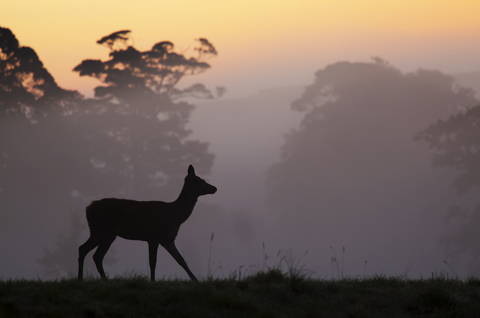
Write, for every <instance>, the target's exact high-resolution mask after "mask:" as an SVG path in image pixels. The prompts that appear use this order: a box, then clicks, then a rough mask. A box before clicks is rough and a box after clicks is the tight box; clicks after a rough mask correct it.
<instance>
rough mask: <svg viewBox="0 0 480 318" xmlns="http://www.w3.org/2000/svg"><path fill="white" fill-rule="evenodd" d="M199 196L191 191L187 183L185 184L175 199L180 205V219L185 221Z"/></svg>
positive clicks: (181, 221)
mask: <svg viewBox="0 0 480 318" xmlns="http://www.w3.org/2000/svg"><path fill="white" fill-rule="evenodd" d="M197 200H198V196H197V195H196V194H194V193H192V192H191V191H189V189H188V186H187V185H186V184H184V185H183V188H182V192H180V195H179V196H178V198H177V200H175V202H174V203H175V204H176V205H177V206H178V212H177V213H178V220H179V222H180V224H181V223H183V222H185V221H186V220H187V219H188V218H189V217H190V215H191V214H192V212H193V208H194V207H195V204H196V203H197Z"/></svg>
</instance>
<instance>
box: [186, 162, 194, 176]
mask: <svg viewBox="0 0 480 318" xmlns="http://www.w3.org/2000/svg"><path fill="white" fill-rule="evenodd" d="M188 175H189V176H195V169H194V168H193V166H192V165H189V166H188Z"/></svg>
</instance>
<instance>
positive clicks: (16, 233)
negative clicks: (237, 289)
mask: <svg viewBox="0 0 480 318" xmlns="http://www.w3.org/2000/svg"><path fill="white" fill-rule="evenodd" d="M6 30H7V29H3V28H2V33H1V34H0V36H3V37H5V38H7V37H8V39H9V40H10V41H11V42H5V43H7V44H9V45H10V46H5V47H1V48H0V49H1V50H2V53H3V54H4V56H6V57H7V58H5V59H4V60H5V61H6V63H7V62H8V61H9V60H8V59H9V58H12V59H13V58H14V57H15V58H18V59H20V60H21V63H20V64H21V66H22V67H23V68H19V69H18V70H17V69H15V71H16V72H17V73H16V74H27V75H28V74H34V75H32V76H31V79H33V80H31V81H26V80H25V78H26V77H22V76H17V75H16V74H15V72H11V73H12V74H13V75H12V74H10V75H11V76H10V75H8V76H7V75H5V76H4V77H3V78H4V83H3V84H2V85H3V86H1V88H2V90H0V92H1V93H2V95H1V96H0V97H1V98H2V101H1V102H0V106H1V108H0V110H1V111H2V114H1V116H0V130H1V133H0V146H1V147H2V150H1V155H2V163H1V164H2V166H1V172H0V173H1V175H0V182H1V184H0V211H2V212H1V213H2V214H1V222H0V255H1V260H0V277H3V278H42V279H46V278H61V277H74V276H75V275H76V270H77V267H76V266H77V257H78V246H79V245H80V244H82V243H84V242H85V241H86V240H87V238H88V236H89V233H88V227H87V224H86V218H85V207H86V206H87V205H89V204H90V203H91V201H92V200H97V199H101V198H104V197H117V198H127V199H134V200H159V201H167V202H170V201H173V200H175V199H176V198H177V196H178V194H179V193H180V190H181V188H182V184H183V179H184V177H185V176H186V174H187V167H188V165H189V164H192V165H193V166H195V169H196V170H197V174H198V175H199V176H200V177H202V178H204V179H205V180H207V181H208V182H209V183H211V184H212V185H214V186H216V187H217V188H218V191H217V192H216V193H215V194H214V195H209V196H202V197H200V198H199V201H198V203H197V205H196V207H195V209H194V211H193V213H192V215H191V217H190V218H189V219H188V220H187V221H186V222H185V223H184V224H183V225H182V227H181V228H180V231H179V234H178V236H177V238H176V244H177V247H178V249H179V251H180V252H181V254H182V255H183V256H184V258H185V260H186V261H187V263H188V265H189V267H190V269H191V270H192V271H193V273H194V274H195V275H197V276H198V277H206V276H208V275H213V276H214V277H229V276H231V275H240V273H242V275H245V274H248V273H254V272H256V271H259V270H264V269H266V268H268V267H273V266H282V267H283V268H284V269H285V268H286V267H288V266H292V264H293V265H294V266H297V267H298V268H303V269H304V270H305V271H307V272H308V273H309V274H311V275H312V276H313V277H318V278H340V277H365V276H371V275H375V274H377V275H386V276H391V275H394V276H401V277H410V278H419V277H427V276H430V275H431V274H432V273H440V272H443V273H448V274H449V275H458V276H459V277H462V278H463V277H466V276H467V275H474V274H478V271H479V268H480V261H479V256H480V252H479V251H478V248H476V247H475V244H474V243H475V240H476V241H477V242H478V235H477V234H475V233H474V234H471V232H468V231H465V229H469V228H470V227H468V226H473V225H475V224H477V223H475V222H478V221H475V220H476V219H475V215H476V214H477V213H478V203H479V202H478V185H479V183H478V178H477V174H475V173H476V172H475V171H476V170H475V169H477V170H478V161H475V160H473V161H472V160H471V159H465V160H467V161H465V164H463V165H460V166H458V165H456V164H457V163H458V162H460V161H461V160H462V158H464V157H462V152H461V151H456V149H457V148H455V147H459V148H462V147H464V146H465V145H464V144H462V143H460V144H459V145H457V144H455V143H452V144H448V147H443V146H442V145H443V144H442V141H443V140H444V139H445V138H446V139H447V140H449V139H448V138H449V137H448V136H451V135H455V136H457V138H456V139H455V138H452V140H463V139H461V138H460V137H461V136H462V134H461V131H463V130H465V129H467V128H469V127H470V126H468V125H470V124H469V123H470V122H472V123H473V122H474V121H472V120H470V119H471V118H477V117H476V116H477V115H476V113H475V111H476V110H477V109H478V106H477V105H478V104H479V101H478V99H477V98H476V97H475V93H476V92H475V91H474V90H473V89H471V88H470V87H474V84H475V83H478V81H479V79H478V77H477V79H476V80H475V78H474V76H473V75H470V76H463V77H462V76H458V80H457V79H455V78H454V77H452V76H450V75H446V74H443V73H441V72H439V71H435V70H422V69H419V70H417V71H415V72H409V73H405V72H402V71H401V70H399V69H397V68H396V67H395V66H394V65H393V66H392V65H390V64H389V63H388V62H386V61H384V60H382V59H379V58H375V59H372V60H371V61H367V62H347V61H335V60H334V61H331V64H329V65H328V66H326V67H325V68H322V69H315V68H312V74H314V75H315V76H314V80H313V81H312V82H311V84H309V85H308V86H304V85H300V84H295V83H292V85H291V86H289V87H280V88H277V89H270V90H259V91H258V93H257V94H255V95H252V96H247V97H243V98H236V99H229V98H228V93H227V94H226V95H225V96H223V97H222V96H221V95H222V94H215V90H214V89H209V88H207V87H205V86H203V85H200V86H195V85H192V86H189V87H186V88H185V87H182V88H180V87H177V86H176V84H177V83H178V78H174V77H169V76H173V75H171V74H180V73H181V72H183V73H181V74H190V73H191V74H193V75H196V74H199V73H202V72H204V71H207V70H208V68H209V67H210V65H209V64H207V63H206V62H205V61H203V60H201V58H198V60H195V63H194V64H193V66H192V61H191V60H190V62H189V63H190V64H188V63H186V62H185V63H184V62H178V65H179V66H178V65H176V66H175V67H178V68H177V69H169V71H171V72H165V73H162V74H166V75H165V77H164V78H162V79H161V80H159V81H158V82H155V81H156V80H158V79H156V78H154V76H152V77H149V76H150V75H151V74H150V73H148V72H149V71H150V69H147V68H145V70H143V72H144V73H142V74H141V76H137V77H135V76H133V77H129V76H124V75H121V76H120V75H119V74H124V73H121V72H117V73H113V72H112V73H108V72H109V71H110V70H112V69H114V68H115V66H114V65H116V64H115V63H123V67H124V68H123V69H122V70H125V69H129V67H130V66H131V65H133V62H132V61H135V63H140V62H141V57H140V56H147V57H148V58H152V59H153V58H156V59H158V56H159V54H163V55H162V56H165V57H164V58H165V60H163V62H162V63H164V64H161V63H160V62H158V63H159V65H160V64H161V65H167V64H168V63H167V62H165V61H169V60H168V59H169V58H171V57H172V56H175V58H177V57H178V55H179V53H175V54H177V55H173V53H174V51H173V50H174V46H173V44H172V43H171V42H166V41H163V42H159V43H157V44H156V45H154V46H153V47H152V49H151V50H148V51H142V52H139V51H136V50H134V48H133V47H132V46H131V43H129V42H128V37H127V35H128V33H129V31H128V30H123V31H119V32H116V33H112V34H110V35H109V36H106V37H104V38H102V39H101V40H99V41H98V42H97V43H98V44H100V45H104V46H106V47H107V49H108V50H110V51H111V52H113V54H111V55H110V59H107V60H105V61H100V60H88V59H86V60H84V61H79V63H80V64H78V65H77V66H76V67H75V69H74V71H75V72H77V73H78V74H79V76H87V77H92V78H96V79H98V80H99V84H100V85H99V86H98V87H97V88H96V90H95V97H94V98H91V99H90V98H84V97H83V96H80V95H79V94H78V92H74V91H68V90H64V89H62V88H60V87H59V86H58V85H57V84H56V83H55V81H54V79H53V77H51V75H50V74H49V73H48V71H47V70H46V69H44V68H43V65H42V64H41V62H40V60H39V59H38V57H37V56H36V53H35V52H34V51H33V50H31V49H30V48H24V47H21V46H20V45H19V44H18V43H16V44H15V41H13V39H14V37H13V34H9V33H8V32H7V31H6ZM102 40H103V41H102ZM205 41H206V42H201V43H200V44H198V45H200V46H198V48H200V49H201V50H202V51H201V52H204V53H205V54H211V55H212V57H213V56H214V55H216V50H215V48H214V46H213V44H211V43H209V42H208V40H205ZM122 45H124V46H122ZM7 48H8V50H7ZM32 51H33V52H32ZM198 52H200V50H199V51H198ZM22 54H23V55H22ZM169 54H170V55H169ZM25 56H26V57H28V59H27V58H26V57H25ZM182 57H183V56H182ZM22 58H23V60H22ZM116 59H118V60H116ZM179 60H180V61H187V56H185V59H179ZM149 62H151V63H152V61H151V60H149ZM181 63H184V64H181ZM138 65H141V63H140V64H135V67H137V68H138V67H139V66H138ZM168 65H170V64H168ZM109 67H111V68H110V69H109ZM133 68H134V67H133V66H132V69H133ZM196 72H198V73H196ZM132 74H134V73H132ZM145 74H146V75H145ZM109 76H110V77H109ZM175 76H176V75H175ZM139 78H141V79H142V80H141V83H142V84H138V83H139V82H138V80H139ZM146 79H148V80H146ZM143 81H144V82H143ZM199 81H201V78H200V77H199ZM305 81H307V80H304V81H302V82H305ZM159 83H161V85H160V84H159ZM162 85H163V86H162ZM462 85H463V86H462ZM4 87H6V88H5V89H3V88H4ZM227 90H228V87H227ZM220 91H222V89H219V90H217V92H220ZM14 93H15V94H17V95H15V94H14ZM18 96H21V98H19V97H18ZM193 98H197V99H193ZM185 100H187V101H188V102H186V101H185ZM205 100H207V101H205ZM455 116H456V117H455ZM462 116H463V117H462ZM452 118H456V119H457V121H458V120H459V119H462V118H466V119H465V123H463V124H461V125H460V126H458V125H456V126H455V125H453V127H454V129H457V130H453V131H452V130H448V129H447V128H448V127H450V126H448V124H449V123H450V122H453V121H452ZM435 125H437V126H435ZM444 127H447V128H444ZM472 127H473V128H472ZM437 128H438V129H437ZM470 128H472V129H478V125H476V124H474V123H473V124H471V127H470ZM442 129H443V130H442ZM452 129H453V128H452ZM472 131H474V130H472ZM445 136H447V137H445ZM468 136H469V137H468V138H467V137H465V138H466V139H465V140H468V141H469V142H470V143H471V144H468V143H467V144H468V145H469V147H470V145H471V147H470V148H468V147H467V151H466V152H467V153H469V151H470V154H471V155H472V156H477V157H478V152H477V150H476V149H478V148H475V147H478V134H477V135H475V134H470V135H468ZM475 136H477V137H475ZM438 140H440V141H438ZM475 142H476V143H475ZM472 147H473V148H472ZM462 149H463V148H462ZM468 149H473V150H468ZM448 156H450V157H448ZM468 158H470V157H468ZM475 158H476V157H475ZM468 160H470V161H468ZM462 162H463V161H462ZM469 162H473V163H471V164H469ZM92 254H93V253H92V252H91V253H90V254H89V255H87V258H86V262H87V263H86V270H87V273H88V274H89V275H92V276H93V277H98V273H97V272H96V269H95V266H94V265H93V262H92V259H91V256H92ZM104 263H105V269H106V272H107V275H108V276H109V277H114V276H115V275H129V274H131V273H135V274H140V275H148V273H149V268H148V247H147V244H146V243H145V242H140V241H128V240H123V239H121V238H117V239H116V240H115V242H114V243H113V245H112V247H111V248H110V250H109V252H108V253H107V256H106V259H105V262H104ZM157 277H159V278H161V277H166V278H172V277H179V278H182V279H185V278H187V277H188V276H187V275H186V274H185V272H184V271H183V269H182V268H181V267H180V266H179V265H178V264H177V263H176V262H175V260H173V258H172V257H171V256H170V255H169V254H168V253H167V252H166V251H165V250H163V249H162V248H160V249H159V253H158V262H157Z"/></svg>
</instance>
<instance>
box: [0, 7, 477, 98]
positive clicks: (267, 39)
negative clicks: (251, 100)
mask: <svg viewBox="0 0 480 318" xmlns="http://www.w3.org/2000/svg"><path fill="white" fill-rule="evenodd" d="M479 14H480V1H478V0H468V1H451V0H448V1H447V0H436V1H433V0H422V1H418V0H416V1H412V0H403V1H400V0H388V1H385V0H366V1H358V0H348V1H347V0H337V1H331V0H323V1H322V0H312V1H311V0H297V1H287V0H275V1H270V0H262V1H258V0H228V1H225V0H204V1H197V0H175V1H163V0H137V1H125V0H123V1H122V0H115V1H114V0H83V1H73V0H68V1H65V0H44V1H32V0H3V1H2V4H1V10H0V25H1V26H2V27H7V28H10V29H11V30H12V31H13V33H14V34H15V35H16V36H17V38H18V39H19V41H20V43H21V44H22V45H25V46H30V47H32V48H34V49H35V51H36V52H37V53H38V54H39V56H40V59H41V60H42V61H43V62H44V64H45V65H46V67H47V69H48V70H49V71H50V72H51V73H52V74H53V76H54V77H55V78H56V80H57V82H58V83H59V84H60V85H61V86H63V87H66V88H71V89H74V88H75V89H81V90H82V89H83V90H82V91H86V90H88V89H91V87H93V86H95V85H97V84H98V83H97V82H95V81H93V80H91V79H84V78H82V79H80V78H79V77H78V75H77V74H75V73H73V72H71V70H72V68H73V67H74V66H76V65H77V64H78V63H80V62H81V61H82V60H83V59H86V58H101V59H105V58H107V53H108V52H107V50H106V49H105V48H103V47H101V46H99V45H96V43H95V41H96V40H98V39H99V38H101V37H102V36H104V35H107V34H110V33H112V32H114V31H118V30H122V29H130V30H132V31H133V33H132V35H133V38H134V40H135V45H136V47H137V48H139V49H148V48H150V47H151V46H152V45H153V44H155V43H157V42H159V41H162V40H170V41H172V42H174V43H175V44H176V47H177V49H181V50H185V49H187V48H188V47H189V46H190V45H192V43H193V39H195V38H198V37H205V38H207V39H209V40H210V41H211V42H212V43H213V44H214V45H215V46H216V48H217V50H218V52H219V56H218V58H217V59H215V60H212V61H211V64H212V66H213V68H212V70H210V71H209V72H208V73H210V74H208V75H207V73H206V74H205V75H202V76H206V77H205V79H206V80H207V81H211V82H212V83H214V82H215V79H217V80H218V82H219V83H218V84H224V82H227V83H231V84H234V85H241V83H242V81H241V80H240V79H241V78H244V81H253V82H254V81H255V80H258V81H259V82H261V83H264V84H265V81H268V80H269V77H268V76H267V75H265V74H269V73H272V78H273V77H278V74H277V73H275V72H276V71H277V70H278V67H279V65H281V67H283V68H285V67H286V71H288V72H290V73H291V72H293V73H295V71H296V70H300V69H302V68H304V70H303V69H302V72H304V73H305V74H306V72H309V74H313V73H314V72H315V71H316V70H317V69H318V68H320V67H323V66H325V65H326V64H330V63H334V62H336V61H338V60H339V59H351V60H355V59H356V60H366V59H368V58H369V57H370V56H372V55H381V56H382V57H384V58H385V59H387V60H390V61H392V62H393V64H394V65H397V64H400V65H399V66H401V67H406V68H416V67H419V66H422V65H423V64H428V63H430V64H429V65H424V67H426V68H442V67H443V68H445V69H446V70H448V71H451V70H458V71H466V70H468V69H469V68H476V69H480V45H479V44H477V43H478V42H479V41H478V39H479V38H480V19H479ZM454 49H455V50H454ZM429 56H430V58H428V57H429ZM449 56H451V59H452V60H451V61H449ZM474 56H477V62H476V64H475V60H474ZM289 63H291V64H289ZM307 63H310V64H309V65H310V66H308V64H307ZM455 63H456V64H455ZM308 67H310V68H311V70H307V68H308ZM476 69H472V70H476ZM255 71H258V72H259V73H258V74H257V73H254V72H255ZM252 72H253V73H252ZM302 74H303V73H302ZM297 75H298V76H300V74H297ZM302 76H303V75H302ZM294 77H295V76H294ZM229 78H235V80H233V79H232V80H230V79H229ZM311 78H312V77H311V76H309V77H306V78H305V79H304V80H303V82H309V81H310V80H311ZM197 80H201V79H200V78H198V79H197ZM299 80H300V79H299ZM277 82H278V81H277ZM303 82H302V83H301V84H303ZM245 83H246V82H245ZM278 84H280V83H278ZM245 85H247V86H248V85H249V84H248V83H246V84H245ZM275 85H276V82H275V80H273V79H272V84H271V85H268V84H265V86H267V87H268V86H275ZM227 86H228V85H227ZM231 89H232V87H230V90H231Z"/></svg>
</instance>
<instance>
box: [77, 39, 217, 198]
mask: <svg viewBox="0 0 480 318" xmlns="http://www.w3.org/2000/svg"><path fill="white" fill-rule="evenodd" d="M130 42H131V40H130V31H129V30H123V31H118V32H114V33H112V34H110V35H108V36H105V37H103V38H102V39H100V40H98V41H97V43H98V44H100V45H104V46H106V47H107V48H108V49H109V50H110V54H109V57H110V58H109V59H108V60H106V61H101V60H84V61H82V63H80V64H79V65H77V66H76V67H75V68H74V71H75V72H78V73H79V75H80V76H89V77H94V78H96V79H98V80H99V81H100V82H101V83H102V84H103V85H101V86H98V87H96V88H95V99H93V100H88V101H86V103H85V104H86V105H85V109H88V112H86V113H85V114H86V115H87V117H88V120H83V122H84V124H85V125H86V126H85V131H87V135H88V138H89V139H92V140H95V141H96V142H92V143H90V145H89V153H90V157H91V158H92V160H91V161H92V165H93V166H94V167H95V169H97V170H99V171H101V172H102V174H103V177H104V178H106V177H107V176H112V177H118V176H122V179H123V180H122V181H121V182H119V183H117V184H122V185H127V187H125V186H122V187H120V188H119V189H118V192H119V193H130V194H136V195H141V196H144V197H147V196H150V197H151V196H152V195H153V194H154V193H155V192H157V191H158V187H159V186H160V187H161V186H167V185H171V184H170V180H181V177H182V175H183V171H184V170H185V167H186V166H188V164H194V165H195V166H196V167H198V168H197V169H198V171H199V173H204V174H205V173H208V172H209V170H210V168H211V166H212V164H213V158H214V156H213V155H212V154H211V153H209V152H208V150H207V148H208V144H207V143H205V142H199V141H194V140H189V139H188V137H189V135H190V134H191V131H189V130H187V129H186V124H187V123H188V118H189V116H190V114H191V112H192V111H193V109H194V106H193V105H191V104H188V103H186V102H182V101H180V102H174V101H173V100H175V99H179V98H182V97H190V96H194V97H202V98H213V94H212V93H211V92H210V91H209V90H208V89H206V88H205V86H204V85H202V84H195V85H192V86H190V87H187V88H185V89H178V88H177V84H178V83H179V81H180V80H181V79H182V78H183V77H184V76H187V75H196V74H199V73H201V72H204V71H205V70H207V69H208V68H210V65H209V64H207V63H206V62H205V61H203V59H207V58H209V57H212V56H215V55H216V54H217V51H216V50H215V48H214V47H213V45H212V44H210V43H209V42H208V41H207V40H206V39H199V40H198V42H199V45H198V46H197V47H195V48H194V51H195V52H196V54H197V57H196V58H194V57H190V58H186V57H185V56H184V55H182V54H178V53H176V52H174V51H173V49H174V46H173V44H172V43H171V42H168V41H163V42H159V43H157V44H155V45H154V46H153V47H152V49H151V50H149V51H143V52H141V51H138V50H137V49H135V48H134V47H133V46H131V45H129V44H130ZM91 114H94V116H91ZM174 182H178V181H174ZM110 184H111V183H110ZM164 188H165V189H166V188H167V187H164ZM172 191H173V192H172V193H174V192H175V191H176V190H172Z"/></svg>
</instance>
